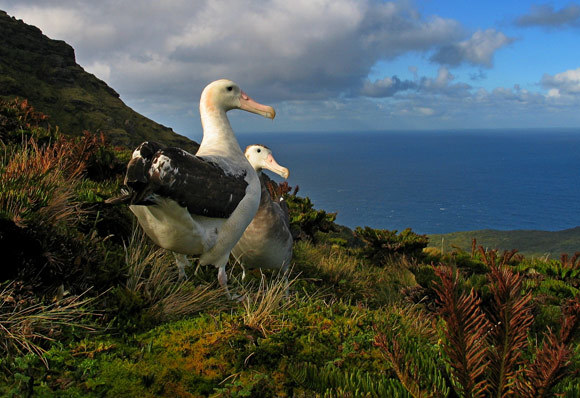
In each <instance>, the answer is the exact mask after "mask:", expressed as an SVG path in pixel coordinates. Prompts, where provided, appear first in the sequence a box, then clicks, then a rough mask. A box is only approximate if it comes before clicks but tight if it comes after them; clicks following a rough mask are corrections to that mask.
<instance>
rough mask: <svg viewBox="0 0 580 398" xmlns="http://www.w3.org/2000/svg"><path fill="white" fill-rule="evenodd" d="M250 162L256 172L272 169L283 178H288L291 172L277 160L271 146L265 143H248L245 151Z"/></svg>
mask: <svg viewBox="0 0 580 398" xmlns="http://www.w3.org/2000/svg"><path fill="white" fill-rule="evenodd" d="M245 155H246V158H247V159H248V162H250V164H251V165H252V167H253V168H254V170H256V172H258V173H259V172H260V171H262V169H266V170H270V171H271V172H273V173H276V174H278V175H279V176H281V177H283V178H288V176H289V175H290V172H289V171H288V169H287V168H286V167H282V166H280V165H279V164H278V162H276V159H274V156H272V151H271V150H270V148H268V147H267V146H264V145H248V146H247V147H246V152H245Z"/></svg>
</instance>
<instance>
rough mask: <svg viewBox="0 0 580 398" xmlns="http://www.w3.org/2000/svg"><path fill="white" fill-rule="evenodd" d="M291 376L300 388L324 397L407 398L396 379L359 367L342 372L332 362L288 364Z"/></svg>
mask: <svg viewBox="0 0 580 398" xmlns="http://www.w3.org/2000/svg"><path fill="white" fill-rule="evenodd" d="M288 372H289V374H290V376H291V377H292V378H293V379H294V381H296V383H298V384H299V385H301V386H302V387H305V388H307V389H309V390H314V391H316V392H317V393H319V394H323V396H324V397H344V396H348V397H353V398H354V397H357V398H358V397H410V396H411V395H410V394H409V393H408V392H407V390H406V389H405V388H404V387H403V385H402V384H401V383H400V382H399V381H398V380H397V379H388V378H386V377H384V376H382V375H378V374H371V373H368V372H364V371H362V370H354V371H350V372H349V371H344V370H342V369H340V368H337V367H336V366H335V365H332V364H328V365H326V366H322V367H321V366H317V365H315V364H312V363H307V362H306V363H300V364H296V365H292V366H290V367H289V369H288Z"/></svg>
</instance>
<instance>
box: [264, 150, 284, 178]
mask: <svg viewBox="0 0 580 398" xmlns="http://www.w3.org/2000/svg"><path fill="white" fill-rule="evenodd" d="M263 167H264V168H265V169H268V170H270V171H271V172H273V173H276V174H278V175H279V176H280V177H282V178H288V176H289V175H290V172H289V171H288V169H287V168H286V167H282V166H280V165H279V164H278V162H276V159H274V156H272V154H270V155H268V157H267V158H266V162H265V164H264V166H263Z"/></svg>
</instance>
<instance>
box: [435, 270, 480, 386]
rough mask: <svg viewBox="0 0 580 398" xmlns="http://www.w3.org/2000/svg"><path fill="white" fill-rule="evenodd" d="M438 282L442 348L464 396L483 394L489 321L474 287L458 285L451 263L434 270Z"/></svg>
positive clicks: (456, 273) (456, 274)
mask: <svg viewBox="0 0 580 398" xmlns="http://www.w3.org/2000/svg"><path fill="white" fill-rule="evenodd" d="M435 272H436V273H437V275H438V276H439V278H440V279H441V282H440V283H438V284H437V285H436V287H435V291H436V292H437V295H438V302H439V304H440V306H441V310H440V313H441V315H442V317H443V319H444V320H445V323H446V326H447V327H446V329H445V334H446V341H444V343H443V350H444V352H445V354H446V355H447V357H448V359H449V365H450V366H451V369H452V370H453V375H454V377H455V378H456V380H457V381H458V387H459V389H460V390H461V391H460V392H461V395H462V396H464V397H483V396H485V393H486V390H487V384H486V382H485V378H484V372H485V369H486V367H487V365H488V360H487V357H486V352H487V345H486V341H485V336H486V335H487V333H488V332H489V330H490V325H489V322H488V321H487V319H486V318H485V314H484V313H483V312H482V311H481V309H480V307H479V305H480V302H481V300H480V299H479V298H478V297H477V295H476V294H475V292H474V291H473V289H472V290H471V291H470V292H469V293H468V294H467V293H465V292H463V293H462V292H461V291H460V288H459V286H458V282H457V279H458V272H457V271H456V272H455V273H453V270H452V269H451V268H450V267H445V266H443V267H439V268H437V269H436V271H435Z"/></svg>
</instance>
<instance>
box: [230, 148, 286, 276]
mask: <svg viewBox="0 0 580 398" xmlns="http://www.w3.org/2000/svg"><path fill="white" fill-rule="evenodd" d="M245 155H246V158H248V161H249V162H250V164H251V165H252V166H253V167H254V169H255V170H256V172H257V173H258V176H259V177H260V185H261V191H262V192H261V196H260V207H259V208H258V211H257V212H256V215H255V216H254V219H253V220H252V222H251V223H250V225H248V228H246V231H245V232H244V234H243V235H242V237H241V239H240V240H239V241H238V243H237V244H236V246H235V247H234V249H233V250H232V254H233V256H234V257H235V258H236V260H238V261H239V262H240V263H241V264H242V267H248V268H268V269H277V270H280V271H281V272H282V273H283V274H285V276H286V277H287V275H286V273H287V270H288V266H289V265H290V261H291V259H292V243H293V240H292V234H291V233H290V223H289V220H288V208H287V206H281V204H280V203H277V202H274V201H273V200H272V199H271V197H270V193H269V192H268V189H267V187H266V184H265V183H264V176H263V174H262V170H263V169H267V170H270V171H272V172H274V173H276V174H278V175H280V176H281V177H283V178H288V175H289V172H288V169H287V168H285V167H282V166H280V165H279V164H278V163H277V162H276V160H275V159H274V157H273V156H272V151H271V150H270V149H269V148H268V147H266V146H264V145H250V146H248V147H247V148H246V151H245ZM284 205H285V203H284ZM244 274H245V271H244Z"/></svg>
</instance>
